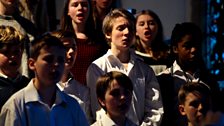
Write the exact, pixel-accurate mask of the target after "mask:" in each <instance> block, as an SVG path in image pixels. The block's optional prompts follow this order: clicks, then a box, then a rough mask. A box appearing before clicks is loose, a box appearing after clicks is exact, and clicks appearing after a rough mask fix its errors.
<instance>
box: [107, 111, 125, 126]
mask: <svg viewBox="0 0 224 126" xmlns="http://www.w3.org/2000/svg"><path fill="white" fill-rule="evenodd" d="M107 115H108V116H109V117H110V118H111V119H112V120H113V121H114V122H115V123H116V124H117V125H118V126H124V125H125V121H126V117H125V116H123V115H122V116H118V117H112V116H110V115H109V114H107Z"/></svg>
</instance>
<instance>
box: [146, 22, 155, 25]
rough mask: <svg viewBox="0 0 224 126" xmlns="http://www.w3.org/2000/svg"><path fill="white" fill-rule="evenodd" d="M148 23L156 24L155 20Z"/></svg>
mask: <svg viewBox="0 0 224 126" xmlns="http://www.w3.org/2000/svg"><path fill="white" fill-rule="evenodd" d="M148 24H149V25H156V22H155V21H149V22H148Z"/></svg>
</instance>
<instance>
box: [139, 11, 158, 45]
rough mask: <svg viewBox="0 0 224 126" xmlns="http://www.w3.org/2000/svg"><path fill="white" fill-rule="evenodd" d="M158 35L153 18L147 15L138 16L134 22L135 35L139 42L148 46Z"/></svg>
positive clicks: (156, 25)
mask: <svg viewBox="0 0 224 126" xmlns="http://www.w3.org/2000/svg"><path fill="white" fill-rule="evenodd" d="M157 33H158V24H157V23H156V21H155V20H154V18H153V17H152V16H150V15H148V14H143V15H140V16H139V17H138V18H137V22H136V35H137V36H138V37H139V38H140V40H141V42H144V43H145V44H146V45H149V44H150V42H151V41H152V40H154V39H155V37H156V35H157Z"/></svg>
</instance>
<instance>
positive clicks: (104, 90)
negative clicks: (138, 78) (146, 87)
mask: <svg viewBox="0 0 224 126" xmlns="http://www.w3.org/2000/svg"><path fill="white" fill-rule="evenodd" d="M132 91H133V85H132V82H131V80H130V79H129V77H128V76H126V75H125V74H123V73H121V72H116V71H112V72H109V73H106V74H105V75H103V76H101V77H99V79H98V80H97V83H96V94H97V98H98V101H99V103H100V106H101V107H102V108H103V109H104V110H105V111H106V113H107V114H109V115H110V116H114V117H118V116H125V113H126V112H127V111H128V109H129V107H130V105H131V99H132Z"/></svg>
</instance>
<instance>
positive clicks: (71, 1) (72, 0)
mask: <svg viewBox="0 0 224 126" xmlns="http://www.w3.org/2000/svg"><path fill="white" fill-rule="evenodd" d="M74 2H88V0H70V3H74Z"/></svg>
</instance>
